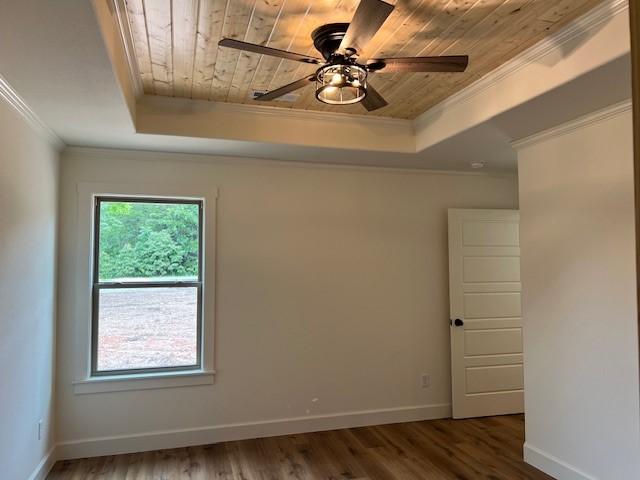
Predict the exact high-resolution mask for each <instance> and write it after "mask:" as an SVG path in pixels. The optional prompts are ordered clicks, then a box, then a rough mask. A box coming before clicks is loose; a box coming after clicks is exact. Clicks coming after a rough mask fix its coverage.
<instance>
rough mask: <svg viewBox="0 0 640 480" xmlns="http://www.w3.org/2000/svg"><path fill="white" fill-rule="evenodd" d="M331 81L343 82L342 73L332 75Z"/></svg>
mask: <svg viewBox="0 0 640 480" xmlns="http://www.w3.org/2000/svg"><path fill="white" fill-rule="evenodd" d="M329 83H334V84H335V83H342V75H340V74H339V73H335V74H334V75H333V76H332V77H331V81H330V82H329Z"/></svg>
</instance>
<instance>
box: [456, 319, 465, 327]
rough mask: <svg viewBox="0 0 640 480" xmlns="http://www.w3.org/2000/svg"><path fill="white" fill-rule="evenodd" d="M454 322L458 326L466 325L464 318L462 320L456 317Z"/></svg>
mask: <svg viewBox="0 0 640 480" xmlns="http://www.w3.org/2000/svg"><path fill="white" fill-rule="evenodd" d="M453 324H454V325H455V326H456V327H461V326H463V325H464V322H463V321H462V320H460V319H459V318H456V319H455V320H454V321H453Z"/></svg>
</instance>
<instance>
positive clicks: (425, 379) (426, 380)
mask: <svg viewBox="0 0 640 480" xmlns="http://www.w3.org/2000/svg"><path fill="white" fill-rule="evenodd" d="M430 386H431V376H430V375H427V374H426V373H423V374H422V388H429V387H430Z"/></svg>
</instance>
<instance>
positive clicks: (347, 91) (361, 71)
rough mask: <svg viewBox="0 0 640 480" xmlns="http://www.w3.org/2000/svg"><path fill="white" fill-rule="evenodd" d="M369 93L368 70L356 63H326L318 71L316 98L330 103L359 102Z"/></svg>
mask: <svg viewBox="0 0 640 480" xmlns="http://www.w3.org/2000/svg"><path fill="white" fill-rule="evenodd" d="M366 95H367V70H366V69H365V68H363V67H361V66H360V65H356V64H346V65H345V64H331V65H326V66H324V67H322V68H320V69H318V72H317V73H316V98H317V99H318V100H320V101H321V102H323V103H328V104H330V105H350V104H352V103H358V102H360V101H362V99H364V97H365V96H366Z"/></svg>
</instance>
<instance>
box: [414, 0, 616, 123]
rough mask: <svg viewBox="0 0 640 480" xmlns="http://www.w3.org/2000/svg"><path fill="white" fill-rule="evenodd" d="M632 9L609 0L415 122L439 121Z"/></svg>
mask: <svg viewBox="0 0 640 480" xmlns="http://www.w3.org/2000/svg"><path fill="white" fill-rule="evenodd" d="M628 10H629V0H606V1H605V2H603V3H601V4H600V5H598V6H597V7H595V8H593V9H592V10H590V11H588V12H587V13H585V14H584V15H582V16H581V17H578V18H577V19H575V20H573V21H572V22H570V23H569V24H568V25H567V26H565V27H564V28H562V29H560V30H558V31H557V32H555V33H554V34H552V35H550V36H549V37H547V38H545V39H543V40H541V41H539V42H538V43H536V44H535V45H534V46H532V47H530V48H529V49H527V50H525V51H524V52H523V53H521V54H520V55H519V56H517V57H516V58H514V59H512V60H510V61H508V62H507V63H504V64H503V65H501V66H499V67H498V68H496V69H495V70H492V71H491V72H489V73H487V74H486V75H485V76H483V77H482V78H480V79H479V80H477V81H475V82H474V83H472V84H471V85H469V86H468V87H465V88H464V89H462V90H460V91H459V92H457V93H454V94H453V95H451V96H450V97H448V98H446V99H444V100H443V101H442V102H440V103H438V104H437V105H435V106H434V107H432V108H430V109H429V110H427V111H426V112H424V113H423V114H421V115H419V116H418V117H416V118H415V120H414V128H415V129H420V128H424V127H425V126H426V125H427V124H428V123H430V122H431V121H432V120H433V119H435V118H438V117H439V116H440V114H441V112H442V111H444V110H446V109H448V108H451V107H453V106H457V105H460V104H464V103H465V102H468V101H469V100H471V99H472V98H474V97H476V96H477V95H479V94H481V93H482V92H484V91H486V90H488V89H490V88H492V87H495V85H496V84H498V83H499V82H501V81H502V80H504V79H505V78H507V77H510V76H512V75H514V74H515V73H517V72H518V71H519V70H521V69H523V68H525V67H526V66H528V65H531V64H533V63H537V62H538V61H539V60H540V59H541V58H542V57H544V56H546V55H548V54H549V53H550V52H553V51H555V50H561V48H562V45H564V44H566V43H567V42H570V41H571V40H573V39H575V38H577V37H580V36H582V35H585V34H586V33H588V32H591V31H594V30H596V29H597V28H598V27H599V26H600V25H601V24H603V23H605V22H607V21H609V20H610V19H612V18H613V17H615V16H616V15H618V14H620V13H622V12H625V11H628Z"/></svg>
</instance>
